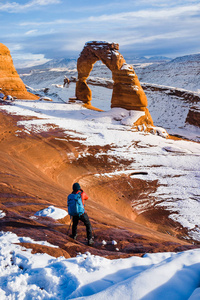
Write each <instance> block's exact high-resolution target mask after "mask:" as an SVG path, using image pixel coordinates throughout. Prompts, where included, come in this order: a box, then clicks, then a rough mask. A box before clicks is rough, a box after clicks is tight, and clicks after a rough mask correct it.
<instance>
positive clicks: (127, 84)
mask: <svg viewBox="0 0 200 300" xmlns="http://www.w3.org/2000/svg"><path fill="white" fill-rule="evenodd" d="M118 50H119V45H118V44H115V43H107V42H97V41H93V42H87V43H86V44H85V46H84V48H83V50H82V52H81V54H80V56H79V58H78V61H77V70H78V81H77V83H76V97H77V98H78V99H79V100H81V101H83V102H84V103H86V104H88V105H90V103H91V100H92V92H91V90H90V88H89V86H88V85H87V82H86V79H87V78H88V76H89V74H90V72H91V70H92V68H93V65H94V64H95V63H96V62H97V61H99V60H101V61H102V62H103V63H104V64H105V65H106V66H107V67H108V68H109V69H110V70H111V71H112V78H113V81H114V85H113V94H112V99H111V108H113V107H121V108H125V109H127V110H139V111H144V115H145V117H144V118H143V119H145V123H148V124H151V125H152V124H153V121H152V118H151V116H150V114H149V111H148V109H147V97H146V95H145V93H144V91H143V89H142V87H141V85H140V82H139V80H138V77H137V75H136V73H135V71H134V69H133V67H132V66H131V65H128V64H127V63H126V61H125V59H124V58H123V56H122V55H121V54H120V53H119V51H118ZM143 121H144V120H143Z"/></svg>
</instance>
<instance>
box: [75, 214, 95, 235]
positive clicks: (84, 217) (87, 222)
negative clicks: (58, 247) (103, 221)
mask: <svg viewBox="0 0 200 300" xmlns="http://www.w3.org/2000/svg"><path fill="white" fill-rule="evenodd" d="M79 220H81V221H82V222H83V223H84V225H85V227H86V232H87V238H88V240H90V239H91V238H92V226H91V224H90V220H89V217H88V215H87V213H86V212H85V213H84V214H82V215H81V216H80V217H79V216H74V217H73V225H72V236H73V237H75V236H76V235H77V225H78V222H79Z"/></svg>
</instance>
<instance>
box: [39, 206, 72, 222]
mask: <svg viewBox="0 0 200 300" xmlns="http://www.w3.org/2000/svg"><path fill="white" fill-rule="evenodd" d="M67 215H68V213H67V212H66V211H65V210H64V209H61V208H57V207H55V206H53V205H50V206H49V207H47V208H44V209H42V210H40V211H38V212H36V213H35V216H40V217H50V218H52V219H54V220H59V219H62V218H64V217H66V216H67Z"/></svg>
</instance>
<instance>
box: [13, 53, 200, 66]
mask: <svg viewBox="0 0 200 300" xmlns="http://www.w3.org/2000/svg"><path fill="white" fill-rule="evenodd" d="M196 58H198V59H199V60H200V53H197V54H189V55H183V56H178V57H176V58H173V59H171V58H169V57H166V56H150V57H145V56H141V57H140V56H133V57H125V60H126V61H127V62H128V63H134V62H135V63H136V62H137V63H158V64H159V63H160V64H163V63H164V64H165V63H171V62H178V61H180V62H181V61H187V60H195V59H196ZM76 62H77V59H76V58H52V59H51V60H49V61H48V62H46V63H44V64H40V65H36V66H29V67H23V68H19V67H18V68H16V69H17V70H39V69H50V68H65V67H69V66H70V67H71V66H72V67H75V65H76Z"/></svg>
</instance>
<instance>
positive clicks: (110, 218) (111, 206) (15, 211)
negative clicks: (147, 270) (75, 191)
mask: <svg viewBox="0 0 200 300" xmlns="http://www.w3.org/2000/svg"><path fill="white" fill-rule="evenodd" d="M0 105H1V103H0ZM0 119H1V122H0V143H1V148H0V210H2V211H3V212H4V213H5V216H4V217H3V218H1V219H0V230H2V231H11V232H14V233H16V234H17V235H18V236H25V237H27V236H28V237H31V238H32V239H34V240H35V241H47V242H49V243H51V244H53V245H56V246H58V247H59V248H51V247H49V246H41V245H38V244H34V243H33V244H29V243H26V244H25V243H23V246H25V247H27V248H32V249H33V250H32V251H33V252H34V253H36V252H41V253H43V252H44V253H48V254H50V255H53V256H56V257H57V256H60V255H61V256H65V257H66V258H68V257H70V256H71V257H72V256H76V255H77V253H79V252H81V253H84V252H86V251H90V252H91V253H92V254H95V255H101V256H106V257H107V258H117V257H128V256H131V255H140V256H141V255H143V254H144V253H150V252H159V251H182V250H186V249H191V248H195V247H197V246H195V245H193V244H192V243H190V241H189V240H184V239H179V237H182V236H183V235H184V231H183V230H182V229H181V228H179V227H178V225H177V224H176V223H174V222H173V221H172V220H171V219H169V218H168V217H167V216H168V215H167V212H166V211H164V209H160V210H158V209H157V208H156V207H153V206H152V207H151V210H149V211H148V212H147V213H146V215H141V214H140V215H139V216H138V215H137V213H136V212H134V211H133V209H132V204H131V201H132V200H133V199H140V201H142V200H144V201H146V200H147V198H148V195H151V193H152V192H153V191H154V190H155V189H156V188H157V187H158V184H159V183H158V182H157V180H155V181H154V182H151V183H149V182H148V181H145V180H140V179H133V178H131V177H130V176H128V175H126V174H122V175H119V176H116V177H111V178H110V177H104V176H102V177H96V176H95V174H97V173H98V174H101V173H105V172H112V171H114V170H116V168H119V167H120V166H121V163H122V161H121V160H119V161H118V159H117V158H116V159H115V160H112V161H110V157H109V155H108V156H107V155H103V156H101V157H99V156H98V157H97V156H96V154H97V153H99V151H100V149H103V148H102V147H100V146H90V147H87V146H84V145H83V144H82V143H80V144H79V142H78V141H77V140H73V138H70V136H67V135H66V134H65V133H64V132H63V131H62V130H61V129H59V128H55V129H52V130H51V131H49V132H44V133H40V134H39V133H34V132H32V133H30V134H27V133H26V131H24V130H23V127H22V126H20V125H18V121H20V120H22V119H23V118H22V117H20V116H11V115H7V114H6V113H4V112H0ZM63 137H64V138H63ZM109 147H110V146H109V145H106V146H105V149H103V150H109ZM86 150H87V152H88V153H89V154H90V155H86V156H84V157H81V158H79V153H80V152H83V151H86ZM91 154H92V155H91ZM73 158H74V159H73ZM123 164H124V166H125V165H126V164H129V163H128V162H127V161H123ZM76 181H78V182H79V183H80V184H81V187H82V188H83V189H84V191H85V192H86V193H87V195H88V196H89V199H88V200H87V202H86V211H87V213H88V215H89V218H90V221H91V224H92V227H93V234H94V236H95V239H94V240H95V244H94V246H93V247H92V248H91V247H89V246H87V241H86V232H85V226H84V225H83V224H82V223H81V222H80V224H79V226H78V238H77V240H76V241H75V240H72V239H71V238H70V237H69V233H71V230H70V231H69V224H70V219H69V216H66V217H65V218H63V219H62V220H53V219H51V218H49V217H40V216H37V217H36V216H34V214H35V213H36V212H37V211H39V210H41V209H43V208H46V207H48V206H50V205H54V206H55V207H58V208H62V209H64V210H67V195H68V194H69V193H70V192H71V187H72V184H73V183H74V182H76ZM103 240H106V241H107V245H102V241H103ZM112 240H115V241H116V242H117V246H118V249H119V251H116V249H115V246H114V245H113V244H112Z"/></svg>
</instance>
